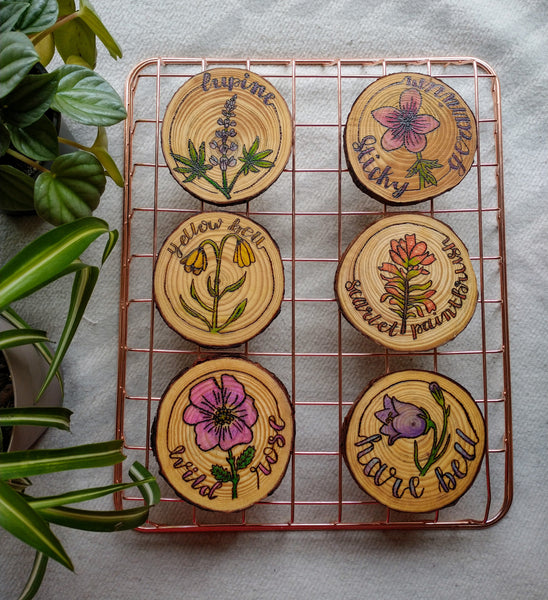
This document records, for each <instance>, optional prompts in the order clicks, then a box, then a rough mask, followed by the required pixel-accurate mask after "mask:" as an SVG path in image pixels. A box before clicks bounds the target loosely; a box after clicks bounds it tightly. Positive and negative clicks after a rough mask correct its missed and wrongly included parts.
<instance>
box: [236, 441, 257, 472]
mask: <svg viewBox="0 0 548 600" xmlns="http://www.w3.org/2000/svg"><path fill="white" fill-rule="evenodd" d="M254 456H255V448H254V446H248V447H247V448H246V449H245V450H244V451H243V452H242V453H241V454H240V456H238V458H237V459H236V469H238V471H239V470H240V469H245V468H246V467H249V465H250V464H251V461H252V460H253V457H254Z"/></svg>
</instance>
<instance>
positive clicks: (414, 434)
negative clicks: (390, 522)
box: [342, 370, 485, 513]
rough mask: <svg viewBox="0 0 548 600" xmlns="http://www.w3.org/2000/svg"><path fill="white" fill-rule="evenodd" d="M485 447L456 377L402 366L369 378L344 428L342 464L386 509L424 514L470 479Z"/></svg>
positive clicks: (472, 406)
mask: <svg viewBox="0 0 548 600" xmlns="http://www.w3.org/2000/svg"><path fill="white" fill-rule="evenodd" d="M484 449H485V424H484V421H483V417H482V414H481V412H480V410H479V408H478V407H477V405H476V403H475V402H474V399H473V398H472V397H471V396H470V394H469V393H468V392H467V391H466V390H465V389H464V388H463V387H462V386H460V385H459V384H458V383H456V382H454V381H452V380H451V379H448V378H447V377H444V376H442V375H439V374H437V373H431V372H429V371H416V370H410V371H400V372H396V373H390V374H389V375H386V376H384V377H381V378H380V379H377V380H376V381H374V382H372V383H371V384H370V386H369V387H368V388H367V389H366V390H365V392H364V393H363V395H362V396H361V397H360V398H358V399H357V400H356V402H355V403H354V405H353V407H352V409H351V411H350V412H349V414H348V415H347V417H346V419H345V422H344V428H343V442H342V451H343V454H344V458H345V461H346V464H347V466H348V469H349V470H350V472H351V474H352V476H353V477H354V479H355V480H356V482H357V484H358V485H359V486H360V488H362V489H363V490H364V491H365V492H366V493H367V494H369V495H370V496H371V497H373V498H374V499H375V500H377V501H378V502H381V503H382V504H384V505H385V506H388V507H389V508H393V509H395V510H399V511H404V512H411V513H417V512H430V511H433V510H438V509H440V508H443V507H444V506H448V505H449V504H452V503H454V502H455V501H456V500H458V498H460V497H461V496H462V495H463V494H464V493H465V492H466V491H467V490H468V489H469V488H470V486H471V485H472V482H473V481H474V478H475V477H476V475H477V473H478V470H479V468H480V465H481V461H482V457H483V453H484Z"/></svg>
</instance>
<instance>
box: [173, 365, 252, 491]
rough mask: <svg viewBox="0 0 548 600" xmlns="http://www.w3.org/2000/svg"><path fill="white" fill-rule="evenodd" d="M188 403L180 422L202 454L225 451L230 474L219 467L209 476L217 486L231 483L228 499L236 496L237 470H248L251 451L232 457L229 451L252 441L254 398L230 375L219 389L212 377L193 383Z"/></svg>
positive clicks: (222, 378) (225, 377)
mask: <svg viewBox="0 0 548 600" xmlns="http://www.w3.org/2000/svg"><path fill="white" fill-rule="evenodd" d="M189 399H190V404H189V405H188V406H187V407H186V408H185V410H184V412H183V421H184V422H185V423H186V424H187V425H192V426H193V427H194V433H195V435H196V444H197V446H198V447H199V448H200V450H202V451H203V452H208V451H209V450H212V449H213V448H215V447H216V446H219V448H221V450H224V451H225V452H228V456H227V459H226V460H227V462H228V465H229V467H230V471H229V470H228V469H226V468H225V467H223V466H221V465H217V464H215V465H212V467H211V473H212V475H213V477H215V479H216V480H217V481H219V482H221V483H228V482H231V483H232V498H233V499H234V498H237V497H238V491H237V490H238V482H239V480H240V475H239V474H238V471H240V470H242V469H244V468H245V467H248V466H249V465H250V464H251V461H252V460H253V457H254V455H255V448H254V447H253V446H248V447H247V448H245V449H244V451H243V452H242V453H241V454H240V455H239V456H238V457H235V456H234V455H233V453H232V449H233V448H234V447H235V446H238V445H240V444H249V443H250V442H251V441H252V440H253V431H252V429H251V428H252V427H253V425H255V423H256V422H257V418H258V416H259V415H258V413H257V409H256V408H255V401H254V399H253V398H252V397H251V396H249V395H248V394H247V393H246V391H245V388H244V386H243V385H242V384H241V383H240V382H239V381H238V380H237V379H236V378H235V377H233V376H232V375H228V374H224V375H221V386H220V387H219V384H218V383H217V381H216V380H215V378H214V377H209V378H208V379H205V380H204V381H201V382H200V383H198V384H196V385H195V386H194V387H193V388H192V389H191V390H190V398H189Z"/></svg>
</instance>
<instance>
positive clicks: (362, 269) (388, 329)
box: [335, 214, 478, 351]
mask: <svg viewBox="0 0 548 600" xmlns="http://www.w3.org/2000/svg"><path fill="white" fill-rule="evenodd" d="M335 293H336V297H337V299H338V301H339V306H340V308H341V310H342V312H343V314H344V316H345V317H346V318H347V320H348V321H349V322H350V323H351V324H352V325H353V326H354V327H355V328H356V329H357V330H358V331H360V332H361V333H363V334H365V335H367V336H369V337H370V338H372V339H373V340H375V341H376V342H378V343H379V344H382V345H383V346H386V347H388V348H392V349H394V350H402V351H420V350H429V349H431V348H435V347H437V346H440V345H441V344H444V343H446V342H448V341H449V340H452V339H453V338H454V337H456V336H457V335H458V334H459V333H460V332H461V331H462V330H463V329H464V328H465V327H466V325H467V324H468V322H469V321H470V319H471V318H472V316H473V314H474V311H475V309H476V304H477V296H478V292H477V283H476V276H475V274H474V270H473V267H472V263H471V261H470V258H469V256H468V251H467V249H466V247H465V245H464V244H463V242H462V241H461V240H460V239H459V238H458V236H457V235H456V233H455V232H454V231H453V230H452V229H451V228H450V227H448V226H447V225H445V224H444V223H442V222H441V221H439V220H437V219H433V218H431V217H426V216H423V215H415V214H399V215H393V216H390V217H386V218H384V219H381V220H379V221H377V222H376V223H374V224H373V225H371V226H370V227H368V228H367V229H366V230H365V231H364V232H363V233H361V234H360V235H359V236H358V237H357V238H356V239H355V240H354V241H353V242H352V243H351V244H350V245H349V247H348V248H347V250H346V252H345V253H344V254H343V256H342V258H341V260H340V262H339V267H338V269H337V273H336V277H335Z"/></svg>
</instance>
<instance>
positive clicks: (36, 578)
mask: <svg viewBox="0 0 548 600" xmlns="http://www.w3.org/2000/svg"><path fill="white" fill-rule="evenodd" d="M48 559H49V557H48V556H46V555H45V554H44V553H43V552H39V551H38V550H37V551H36V556H35V557H34V564H33V565H32V569H31V572H30V574H29V578H28V580H27V583H26V585H25V589H24V590H23V591H22V592H21V594H20V595H19V600H31V599H32V598H34V596H36V593H37V592H38V590H39V589H40V585H41V584H42V580H43V579H44V575H45V573H46V568H47V566H48Z"/></svg>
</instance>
